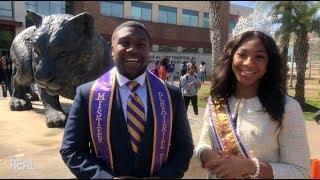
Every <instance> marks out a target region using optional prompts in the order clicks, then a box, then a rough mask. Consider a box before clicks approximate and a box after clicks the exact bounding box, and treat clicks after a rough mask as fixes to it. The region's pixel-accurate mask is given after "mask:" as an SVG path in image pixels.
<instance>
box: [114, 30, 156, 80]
mask: <svg viewBox="0 0 320 180" xmlns="http://www.w3.org/2000/svg"><path fill="white" fill-rule="evenodd" d="M149 42H150V40H149V38H148V36H147V34H146V33H145V32H144V31H143V30H141V29H139V28H133V27H124V28H122V29H120V30H118V31H116V32H115V36H114V39H113V42H112V57H113V60H114V62H115V65H116V66H117V68H118V70H119V72H120V74H122V75H123V76H125V77H127V78H128V79H131V80H132V79H135V78H136V77H138V76H140V75H141V74H143V73H144V71H145V70H146V68H147V66H148V64H149V49H150V47H149Z"/></svg>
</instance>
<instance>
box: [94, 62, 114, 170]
mask: <svg viewBox="0 0 320 180" xmlns="http://www.w3.org/2000/svg"><path fill="white" fill-rule="evenodd" d="M115 71H116V69H115V68H113V69H111V70H110V71H108V72H107V73H105V74H104V75H102V76H101V77H100V78H99V79H97V80H96V81H95V82H94V83H93V85H92V88H91V92H90V99H89V120H90V123H89V124H90V132H91V138H92V141H93V146H94V149H95V153H96V156H97V158H102V159H103V160H104V161H105V162H106V163H107V167H109V168H110V169H111V170H112V172H114V167H113V158H112V151H111V144H110V117H111V107H112V99H113V93H114V88H115Z"/></svg>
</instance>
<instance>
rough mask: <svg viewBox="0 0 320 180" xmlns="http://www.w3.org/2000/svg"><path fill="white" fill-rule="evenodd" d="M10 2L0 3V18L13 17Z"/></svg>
mask: <svg viewBox="0 0 320 180" xmlns="http://www.w3.org/2000/svg"><path fill="white" fill-rule="evenodd" d="M12 9H13V8H12V1H0V16H6V17H13V13H12Z"/></svg>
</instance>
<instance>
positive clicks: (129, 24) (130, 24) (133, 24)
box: [111, 21, 150, 44]
mask: <svg viewBox="0 0 320 180" xmlns="http://www.w3.org/2000/svg"><path fill="white" fill-rule="evenodd" d="M126 27H132V28H138V29H140V30H142V31H143V32H145V33H146V35H147V36H148V40H149V42H150V35H149V33H148V31H147V29H146V28H145V27H144V25H143V24H141V23H139V22H137V21H126V22H124V23H122V24H120V25H119V26H118V27H117V28H116V29H115V30H114V31H113V33H112V37H111V44H112V43H113V40H114V36H115V34H116V32H117V31H119V30H120V29H123V28H126Z"/></svg>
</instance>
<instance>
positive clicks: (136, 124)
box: [126, 81, 146, 153]
mask: <svg viewBox="0 0 320 180" xmlns="http://www.w3.org/2000/svg"><path fill="white" fill-rule="evenodd" d="M126 85H127V86H128V87H129V89H130V91H131V94H130V96H129V99H128V105H127V127H128V131H129V134H130V140H131V146H132V149H133V151H134V152H135V153H137V152H138V149H139V145H140V142H141V138H142V135H143V132H144V128H145V125H146V121H145V117H144V113H145V112H144V107H143V103H142V101H141V99H140V98H139V96H138V94H137V93H136V90H137V89H138V87H139V83H137V82H136V81H129V82H128V83H127V84H126Z"/></svg>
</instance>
